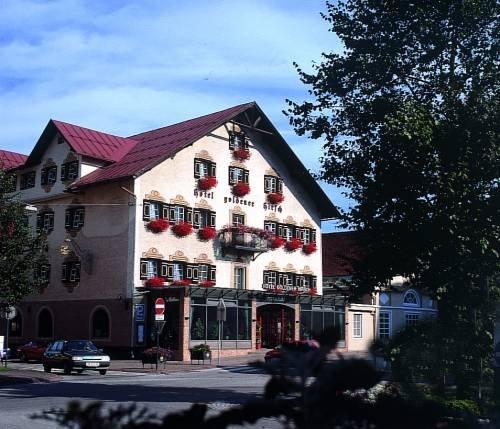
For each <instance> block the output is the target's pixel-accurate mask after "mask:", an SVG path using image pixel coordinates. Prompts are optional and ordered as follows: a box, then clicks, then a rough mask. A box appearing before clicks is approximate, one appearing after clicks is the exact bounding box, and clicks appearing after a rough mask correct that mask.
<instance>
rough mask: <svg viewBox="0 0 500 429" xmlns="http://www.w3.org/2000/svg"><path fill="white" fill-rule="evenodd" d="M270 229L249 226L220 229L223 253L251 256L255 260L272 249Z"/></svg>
mask: <svg viewBox="0 0 500 429" xmlns="http://www.w3.org/2000/svg"><path fill="white" fill-rule="evenodd" d="M270 238H271V235H270V233H269V232H268V231H264V230H261V229H258V228H252V227H248V226H240V227H225V228H223V229H221V230H220V231H219V242H220V245H221V248H222V252H223V255H227V254H235V255H236V256H240V257H241V256H247V257H248V256H250V257H252V260H255V259H256V258H257V256H259V255H260V254H262V253H264V252H267V251H268V250H270V245H269V240H270Z"/></svg>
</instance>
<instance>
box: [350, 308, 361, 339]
mask: <svg viewBox="0 0 500 429" xmlns="http://www.w3.org/2000/svg"><path fill="white" fill-rule="evenodd" d="M353 319H354V323H353V327H352V336H353V337H354V338H362V337H363V315H362V314H359V313H355V314H354V315H353Z"/></svg>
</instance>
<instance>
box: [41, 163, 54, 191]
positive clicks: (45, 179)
mask: <svg viewBox="0 0 500 429" xmlns="http://www.w3.org/2000/svg"><path fill="white" fill-rule="evenodd" d="M56 181H57V165H53V166H52V167H47V168H42V172H41V176H40V185H41V186H47V185H48V186H51V185H53V184H54V183H56Z"/></svg>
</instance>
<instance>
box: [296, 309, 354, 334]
mask: <svg viewBox="0 0 500 429" xmlns="http://www.w3.org/2000/svg"><path fill="white" fill-rule="evenodd" d="M331 327H336V328H337V329H338V332H339V335H340V341H345V310H344V307H342V306H326V305H311V304H301V306H300V338H301V339H302V340H308V339H312V338H313V337H314V336H315V335H317V334H319V333H321V332H322V331H323V330H324V329H326V328H331Z"/></svg>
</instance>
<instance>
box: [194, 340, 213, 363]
mask: <svg viewBox="0 0 500 429" xmlns="http://www.w3.org/2000/svg"><path fill="white" fill-rule="evenodd" d="M189 351H190V354H191V360H210V361H211V360H212V352H211V350H210V346H209V345H208V344H198V345H197V346H194V347H193V348H192V349H190V350H189Z"/></svg>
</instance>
